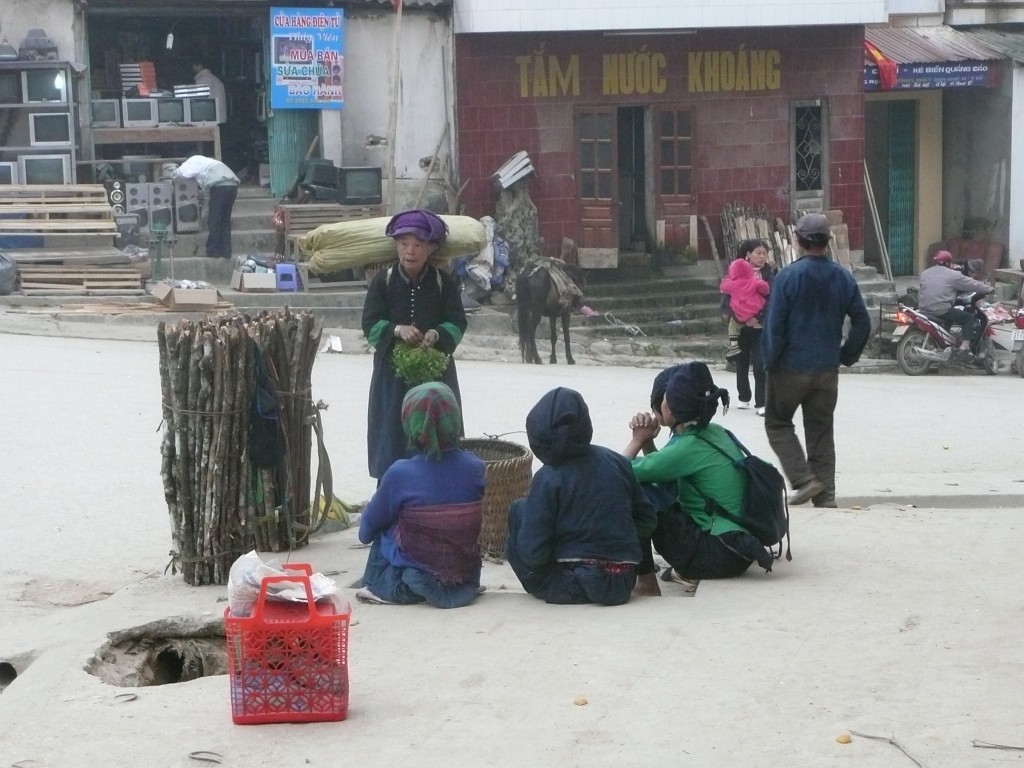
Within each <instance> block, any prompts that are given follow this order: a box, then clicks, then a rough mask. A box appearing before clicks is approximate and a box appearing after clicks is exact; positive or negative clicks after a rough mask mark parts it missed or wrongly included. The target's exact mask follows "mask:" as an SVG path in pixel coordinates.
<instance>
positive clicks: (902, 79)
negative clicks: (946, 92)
mask: <svg viewBox="0 0 1024 768" xmlns="http://www.w3.org/2000/svg"><path fill="white" fill-rule="evenodd" d="M999 63H1000V62H998V61H939V62H920V63H912V64H897V65H896V84H895V85H894V86H893V87H892V88H888V89H884V90H891V91H915V90H921V89H925V88H995V87H996V86H997V85H999V81H1000V75H1001V72H1002V69H1001V68H1000V66H999ZM864 90H865V91H881V90H883V88H882V87H881V84H880V83H879V79H878V67H877V66H875V65H874V64H865V65H864Z"/></svg>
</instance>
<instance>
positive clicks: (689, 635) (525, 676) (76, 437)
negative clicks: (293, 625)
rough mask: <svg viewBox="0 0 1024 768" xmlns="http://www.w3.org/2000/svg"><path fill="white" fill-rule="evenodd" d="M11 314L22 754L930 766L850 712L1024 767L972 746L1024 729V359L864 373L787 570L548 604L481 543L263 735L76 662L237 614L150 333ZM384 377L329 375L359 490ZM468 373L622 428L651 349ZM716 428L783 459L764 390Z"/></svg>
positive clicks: (9, 760)
mask: <svg viewBox="0 0 1024 768" xmlns="http://www.w3.org/2000/svg"><path fill="white" fill-rule="evenodd" d="M5 327H6V328H7V329H8V330H9V329H10V326H9V325H7V326H5V325H3V324H2V323H0V350H2V351H3V361H4V364H3V366H2V368H0V393H2V400H0V403H2V404H0V419H2V423H3V425H4V429H3V432H2V433H0V434H2V437H0V457H2V458H0V461H2V465H0V466H2V470H0V478H2V480H3V488H4V503H3V511H2V512H0V520H2V521H3V523H4V527H5V536H4V541H5V542H6V544H7V546H6V547H5V548H4V568H3V570H2V571H0V611H2V614H3V616H4V617H5V621H4V622H3V626H2V628H0V687H3V686H4V685H6V688H4V689H3V692H2V694H0V722H2V723H3V724H4V727H3V729H2V730H0V765H6V764H17V765H20V766H24V767H25V768H27V767H28V766H31V767H32V768H51V767H53V768H57V767H59V768H78V767H79V766H82V767H83V768H91V767H92V766H101V765H102V766H118V767H120V766H124V768H129V766H153V767H154V768H164V767H165V766H166V767H173V768H177V767H179V766H196V765H201V764H202V763H199V762H196V761H195V760H193V759H190V758H189V754H190V753H191V752H193V751H196V750H213V751H215V752H217V753H219V754H220V755H222V756H223V757H222V759H223V764H224V765H230V766H293V765H294V766H299V765H322V766H333V765H338V764H340V763H348V762H351V763H353V764H357V765H360V766H363V767H364V768H368V767H369V766H385V765H393V764H406V765H415V766H450V765H471V766H520V765H537V766H548V765H551V766H554V765H559V766H566V765H569V766H606V765H607V766H612V765H615V766H623V765H628V766H649V765H659V764H668V763H669V762H685V763H686V764H690V765H696V766H734V765H740V764H743V765H746V764H753V763H757V764H769V765H794V766H846V765H851V766H852V765H856V766H864V765H870V766H879V767H881V768H887V767H888V766H893V767H894V768H896V767H899V766H909V765H912V764H913V763H912V762H911V761H910V760H909V759H908V757H907V756H905V755H904V754H903V753H901V752H900V751H899V750H898V749H897V748H895V747H894V746H892V745H890V744H887V743H883V742H879V741H873V740H869V739H865V738H860V737H857V736H854V738H853V741H852V743H851V744H849V745H841V744H839V743H837V742H836V741H835V738H836V736H837V735H839V734H840V733H842V732H845V731H848V730H850V729H852V730H854V731H857V732H861V733H866V734H873V735H879V736H884V737H890V736H893V735H895V738H896V740H897V741H898V742H899V743H900V744H901V745H902V746H903V747H904V748H905V749H906V750H907V752H908V753H909V754H910V755H911V756H913V758H914V759H916V760H917V761H919V763H920V764H921V765H926V766H929V767H930V768H934V767H935V766H966V765H971V766H975V765H1002V764H1011V763H1012V764H1018V763H1019V762H1020V758H1019V757H1018V755H1019V754H1020V753H1019V752H1007V751H995V750H986V749H979V748H976V747H974V746H972V741H973V740H983V741H987V742H994V743H1001V744H1009V745H1018V746H1021V745H1024V735H1022V733H1021V729H1020V712H1021V711H1024V692H1022V691H1024V689H1022V688H1021V686H1020V685H1019V680H1020V677H1021V674H1022V671H1024V650H1022V646H1021V644H1020V642H1019V635H1020V628H1021V622H1022V619H1024V603H1022V599H1021V596H1020V577H1019V571H1018V568H1019V566H1018V562H1019V544H1018V542H1019V541H1020V540H1021V530H1022V524H1021V522H1020V508H1021V505H1022V502H1024V485H1021V483H1024V470H1022V469H1021V464H1020V460H1019V450H1018V440H1019V438H1018V436H1019V435H1020V434H1021V428H1022V426H1024V424H1022V422H1024V415H1022V411H1021V409H1019V408H1016V407H1015V405H1016V403H1017V402H1018V401H1019V398H1020V388H1021V386H1022V382H1021V381H1020V379H1019V378H1018V377H1016V376H1009V375H1003V376H998V377H961V376H955V375H945V376H928V377H922V378H918V379H910V378H906V377H902V376H891V375H878V376H844V377H843V378H842V381H841V405H840V410H839V413H838V432H839V438H838V449H839V454H840V467H841V471H840V476H839V496H840V504H841V508H840V509H839V510H830V511H821V510H814V509H806V508H800V509H797V510H794V522H793V532H794V542H793V548H794V559H793V561H792V562H790V563H787V562H785V561H782V562H780V563H779V564H778V565H777V566H776V568H775V570H774V572H773V573H772V574H770V575H768V576H765V575H761V574H757V573H750V574H749V575H747V576H745V577H743V578H739V579H735V580H731V581H728V582H704V583H702V584H701V585H700V587H699V589H698V590H697V593H696V595H695V596H694V597H684V596H683V595H682V592H681V591H680V590H679V589H678V588H676V587H674V586H671V585H667V586H666V588H665V594H664V596H663V597H661V598H645V599H639V600H634V601H633V602H631V603H630V604H629V605H627V606H623V607H621V608H613V609H598V608H592V607H553V606H547V605H544V604H542V603H540V602H538V601H536V600H533V599H532V598H530V597H528V596H526V595H524V594H522V592H521V590H520V589H519V588H518V585H517V584H516V582H515V579H514V577H512V575H511V573H510V572H509V570H508V569H507V567H506V566H504V565H499V564H493V563H488V564H487V565H486V567H485V574H484V580H485V583H486V584H487V586H488V588H489V589H488V592H487V593H486V594H485V595H483V596H482V597H481V598H480V599H479V600H478V601H477V602H476V603H475V604H474V605H473V606H471V607H469V608H466V609H462V610H457V611H450V612H442V611H436V610H432V609H428V608H421V607H411V608H391V607H380V606H363V605H357V606H355V609H354V620H355V622H356V623H355V625H354V626H353V628H352V631H351V638H350V640H351V647H350V652H351V656H350V662H351V663H350V672H351V685H352V696H351V705H350V711H349V717H348V719H347V720H346V721H345V722H343V723H333V724H315V725H307V726H283V725H275V726H263V727H241V726H234V725H233V724H232V722H231V718H230V707H229V700H228V680H227V678H226V677H225V676H214V677H205V678H202V679H199V680H196V681H193V682H189V683H182V684H176V685H166V686H158V687H143V688H117V687H114V686H110V685H107V684H105V683H103V682H101V681H100V680H99V679H98V678H96V677H94V676H91V675H89V674H87V673H86V672H85V671H84V670H83V668H84V667H85V666H86V664H87V662H88V661H89V659H90V658H91V657H92V656H93V655H94V654H95V653H96V652H97V649H99V648H100V647H101V646H102V645H103V643H104V641H105V640H106V637H107V633H109V632H114V631H120V630H124V629H127V628H131V627H135V626H139V625H142V624H144V623H146V622H149V621H151V620H155V619H160V618H164V617H168V616H184V617H191V618H193V619H195V620H196V621H200V622H201V621H203V620H208V621H213V620H215V619H216V617H217V616H219V615H220V614H221V613H222V611H223V608H224V603H223V597H224V593H225V590H224V588H223V587H208V588H191V587H187V586H185V585H184V584H183V583H182V582H181V580H180V578H179V577H174V576H170V575H166V574H164V573H163V569H164V565H165V564H166V562H167V551H168V549H169V544H170V538H169V523H168V520H167V516H166V507H165V505H164V502H163V498H162V489H161V485H160V478H159V443H160V434H159V430H158V428H159V421H160V404H159V381H158V373H157V365H156V350H155V347H154V345H153V344H152V343H150V342H127V341H117V340H108V339H69V338H55V337H46V336H26V335H10V334H4V333H3V332H2V331H3V329H4V328H5ZM22 330H24V329H22ZM369 373H370V358H369V356H368V355H365V354H341V355H332V354H326V353H325V354H322V355H321V356H320V357H319V359H318V360H317V363H316V367H315V371H314V396H315V397H316V398H320V399H323V400H325V401H327V402H329V403H330V409H329V411H328V412H327V420H326V431H327V441H328V447H329V449H330V452H331V456H332V462H333V465H334V468H335V474H336V477H337V480H336V488H337V490H338V492H339V493H340V494H341V495H343V496H344V497H345V498H346V499H348V500H359V499H362V498H365V497H366V496H368V495H369V494H370V493H371V492H372V489H373V484H372V481H371V480H370V479H369V478H368V477H367V476H366V472H365V447H364V446H365V405H366V403H365V397H366V391H367V386H368V381H369ZM718 375H719V376H720V382H721V383H723V384H725V385H726V386H729V385H730V382H729V377H728V376H727V375H726V374H724V373H722V374H718ZM460 376H461V381H462V387H463V391H464V395H465V400H466V408H465V410H466V423H467V432H468V434H469V435H470V436H480V435H484V434H502V435H505V436H506V439H510V440H518V441H523V440H524V439H525V436H524V435H522V434H521V430H522V428H523V427H522V424H523V419H524V416H525V413H526V411H527V410H528V409H529V407H530V406H531V405H532V404H533V403H534V402H535V401H536V399H537V398H538V397H539V396H540V395H541V394H542V393H543V392H544V391H546V390H547V389H549V388H551V387H553V386H558V385H564V386H571V387H574V388H576V389H578V390H579V391H580V392H582V393H583V395H584V396H585V397H586V399H587V400H588V402H589V403H590V405H591V408H592V412H593V417H594V421H595V439H596V441H597V442H601V443H604V444H607V445H610V446H613V447H619V446H621V445H622V444H624V443H625V441H626V438H627V430H626V422H627V420H628V418H629V416H630V415H631V413H632V412H633V411H634V410H637V409H642V408H643V407H644V406H645V404H646V401H647V393H648V390H649V385H650V380H651V377H652V371H651V370H649V369H642V368H633V367H626V366H617V367H609V366H600V365H585V364H582V363H581V364H580V365H577V366H576V367H574V368H569V367H566V366H541V367H537V366H524V365H521V364H518V363H515V364H507V363H495V362H482V361H474V360H463V361H461V362H460ZM723 423H725V424H726V425H727V426H728V427H730V428H731V429H733V430H734V431H736V432H737V434H738V435H739V436H740V437H741V438H742V439H744V441H745V442H747V444H748V445H749V446H750V447H751V448H752V449H753V450H755V451H756V452H758V453H761V454H762V455H765V456H769V457H770V456H771V453H770V451H769V450H768V448H767V443H766V440H765V438H764V434H763V428H762V422H761V421H760V420H759V419H758V418H757V417H756V416H754V415H753V414H752V413H751V412H749V411H747V412H742V411H731V412H730V413H729V414H728V415H726V416H725V417H724V421H723ZM293 559H295V560H298V561H309V562H311V563H312V564H313V565H314V567H315V568H316V569H318V570H321V571H325V572H326V571H337V572H338V575H337V577H336V578H337V580H338V582H339V583H340V584H342V585H343V586H344V585H347V584H349V583H351V581H352V580H353V579H355V578H356V577H358V575H359V574H360V572H361V569H362V565H363V562H364V561H365V551H364V550H362V549H359V548H357V547H356V546H355V539H354V536H353V534H352V532H351V531H342V532H339V533H333V534H328V535H324V536H320V537H318V538H317V539H316V540H315V541H314V543H313V544H312V545H311V546H309V547H307V548H305V549H304V550H302V551H300V552H297V553H295V555H294V557H293ZM5 665H6V666H5ZM15 674H16V677H14V675H15ZM125 692H130V693H134V694H137V698H136V699H135V700H132V701H123V700H122V699H118V698H117V694H121V693H125ZM584 700H585V701H586V703H585V704H584V703H582V702H583V701H584ZM577 702H580V703H577Z"/></svg>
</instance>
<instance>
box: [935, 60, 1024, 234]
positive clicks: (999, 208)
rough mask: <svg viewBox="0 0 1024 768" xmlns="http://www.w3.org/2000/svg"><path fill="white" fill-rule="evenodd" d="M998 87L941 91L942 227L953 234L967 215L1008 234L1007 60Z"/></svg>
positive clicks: (995, 231)
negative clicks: (985, 221)
mask: <svg viewBox="0 0 1024 768" xmlns="http://www.w3.org/2000/svg"><path fill="white" fill-rule="evenodd" d="M1004 66H1007V71H1006V72H1005V73H1004V77H1003V83H1002V85H1001V87H999V88H960V89H950V90H947V91H946V94H945V98H944V100H943V101H944V104H943V113H944V122H945V137H944V140H943V157H944V165H945V168H946V174H945V186H944V190H943V191H944V207H943V216H942V220H943V231H944V235H945V236H946V237H952V236H957V235H959V234H960V232H961V229H962V228H963V223H964V220H965V219H967V218H969V217H984V218H987V219H989V220H991V221H993V222H994V223H995V225H994V228H993V230H992V232H991V237H992V239H994V240H999V241H1000V242H1004V243H1005V242H1007V240H1008V237H1009V217H1010V205H1009V203H1010V200H1009V183H1008V178H1009V175H1010V149H1011V135H1012V134H1011V129H1012V121H1011V112H1012V106H1013V101H1012V96H1013V90H1014V83H1015V82H1016V78H1015V77H1014V73H1013V72H1012V71H1010V68H1009V65H1004Z"/></svg>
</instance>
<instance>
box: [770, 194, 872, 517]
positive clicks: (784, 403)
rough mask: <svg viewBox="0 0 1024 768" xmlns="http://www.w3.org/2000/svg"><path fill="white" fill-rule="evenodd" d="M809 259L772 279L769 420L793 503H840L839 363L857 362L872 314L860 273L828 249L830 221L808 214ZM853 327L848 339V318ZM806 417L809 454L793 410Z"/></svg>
mask: <svg viewBox="0 0 1024 768" xmlns="http://www.w3.org/2000/svg"><path fill="white" fill-rule="evenodd" d="M795 233H796V241H797V245H798V246H799V247H800V251H801V253H802V254H803V256H802V258H800V259H798V260H797V261H795V262H793V263H792V264H790V265H789V266H787V267H785V268H783V269H782V270H781V271H780V272H779V274H778V275H777V276H776V277H775V280H774V281H773V282H772V290H771V293H770V294H769V296H768V309H767V312H766V315H765V320H764V331H762V334H761V356H762V358H763V360H764V368H765V372H766V374H767V377H766V379H767V381H766V383H767V398H766V400H765V414H764V426H765V432H766V433H767V435H768V443H769V444H770V445H771V447H772V450H773V451H775V454H776V455H777V456H778V457H779V463H781V464H782V470H783V472H785V473H786V477H787V478H788V479H789V482H790V484H791V485H792V487H793V493H792V494H791V495H790V497H789V503H790V504H805V503H807V502H808V501H813V502H814V506H816V507H834V506H836V444H835V435H834V432H833V426H834V418H835V410H836V404H837V403H838V401H839V366H840V365H846V366H850V365H853V364H854V363H855V362H857V360H858V359H859V358H860V353H861V352H862V351H863V350H864V345H865V344H867V341H868V337H869V336H870V335H871V316H870V315H868V311H867V309H866V308H865V306H864V299H863V297H862V296H861V295H860V288H859V287H858V286H857V281H856V280H854V279H853V275H851V274H850V273H849V272H847V271H846V270H845V269H843V268H842V267H841V266H839V265H838V264H836V263H835V262H833V261H830V260H829V258H828V255H827V254H826V253H825V251H826V249H827V248H828V242H829V240H830V239H831V237H832V230H831V228H830V227H829V223H828V219H827V218H825V216H823V215H822V214H820V213H808V214H806V215H804V216H801V217H800V220H799V221H797V223H796V230H795ZM846 318H850V330H849V332H848V333H847V336H846V340H845V341H843V324H844V323H845V321H846ZM797 408H799V409H800V414H801V416H802V417H803V423H804V442H805V444H806V446H807V452H806V453H804V448H803V446H801V445H800V439H799V438H798V437H797V435H796V428H795V427H794V425H793V416H794V415H796V411H797Z"/></svg>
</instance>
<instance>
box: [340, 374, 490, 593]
mask: <svg viewBox="0 0 1024 768" xmlns="http://www.w3.org/2000/svg"><path fill="white" fill-rule="evenodd" d="M401 418H402V428H403V430H404V434H405V435H406V436H407V438H408V441H409V446H410V447H411V448H412V449H413V450H415V451H417V454H416V455H415V456H413V457H412V458H410V459H400V460H398V461H396V462H395V463H394V464H392V465H391V467H390V468H389V469H388V470H387V472H385V473H384V476H383V477H382V478H381V481H380V485H379V486H378V488H377V492H376V493H374V494H373V498H371V499H370V501H369V503H368V504H367V505H366V508H365V509H364V510H363V513H362V516H361V517H360V518H359V540H360V541H361V542H363V543H364V544H371V547H370V555H369V557H368V558H367V560H366V571H365V572H364V573H363V586H362V588H361V589H360V590H359V591H358V592H356V597H357V598H359V599H360V600H362V601H364V602H370V603H384V604H406V605H407V604H410V603H422V602H424V601H425V602H427V603H430V604H431V605H433V606H435V607H437V608H459V607H461V606H464V605H467V604H468V603H469V602H470V601H472V600H473V598H474V597H476V596H477V594H478V593H479V592H480V591H481V590H480V567H481V560H480V550H479V547H478V545H477V540H478V539H479V538H480V525H481V515H482V511H481V510H482V501H481V500H482V499H483V495H484V462H483V461H482V460H481V459H480V458H479V457H477V456H476V455H474V454H472V453H470V452H469V451H464V450H461V449H459V447H458V442H459V432H460V426H461V423H462V419H461V417H460V414H459V405H458V403H456V402H455V395H454V394H453V393H452V391H451V389H449V388H448V387H447V386H445V385H444V384H440V383H437V382H431V383H429V384H420V385H419V386H418V387H413V388H412V389H410V390H409V392H408V394H407V395H406V396H405V399H404V400H403V401H402V410H401Z"/></svg>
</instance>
